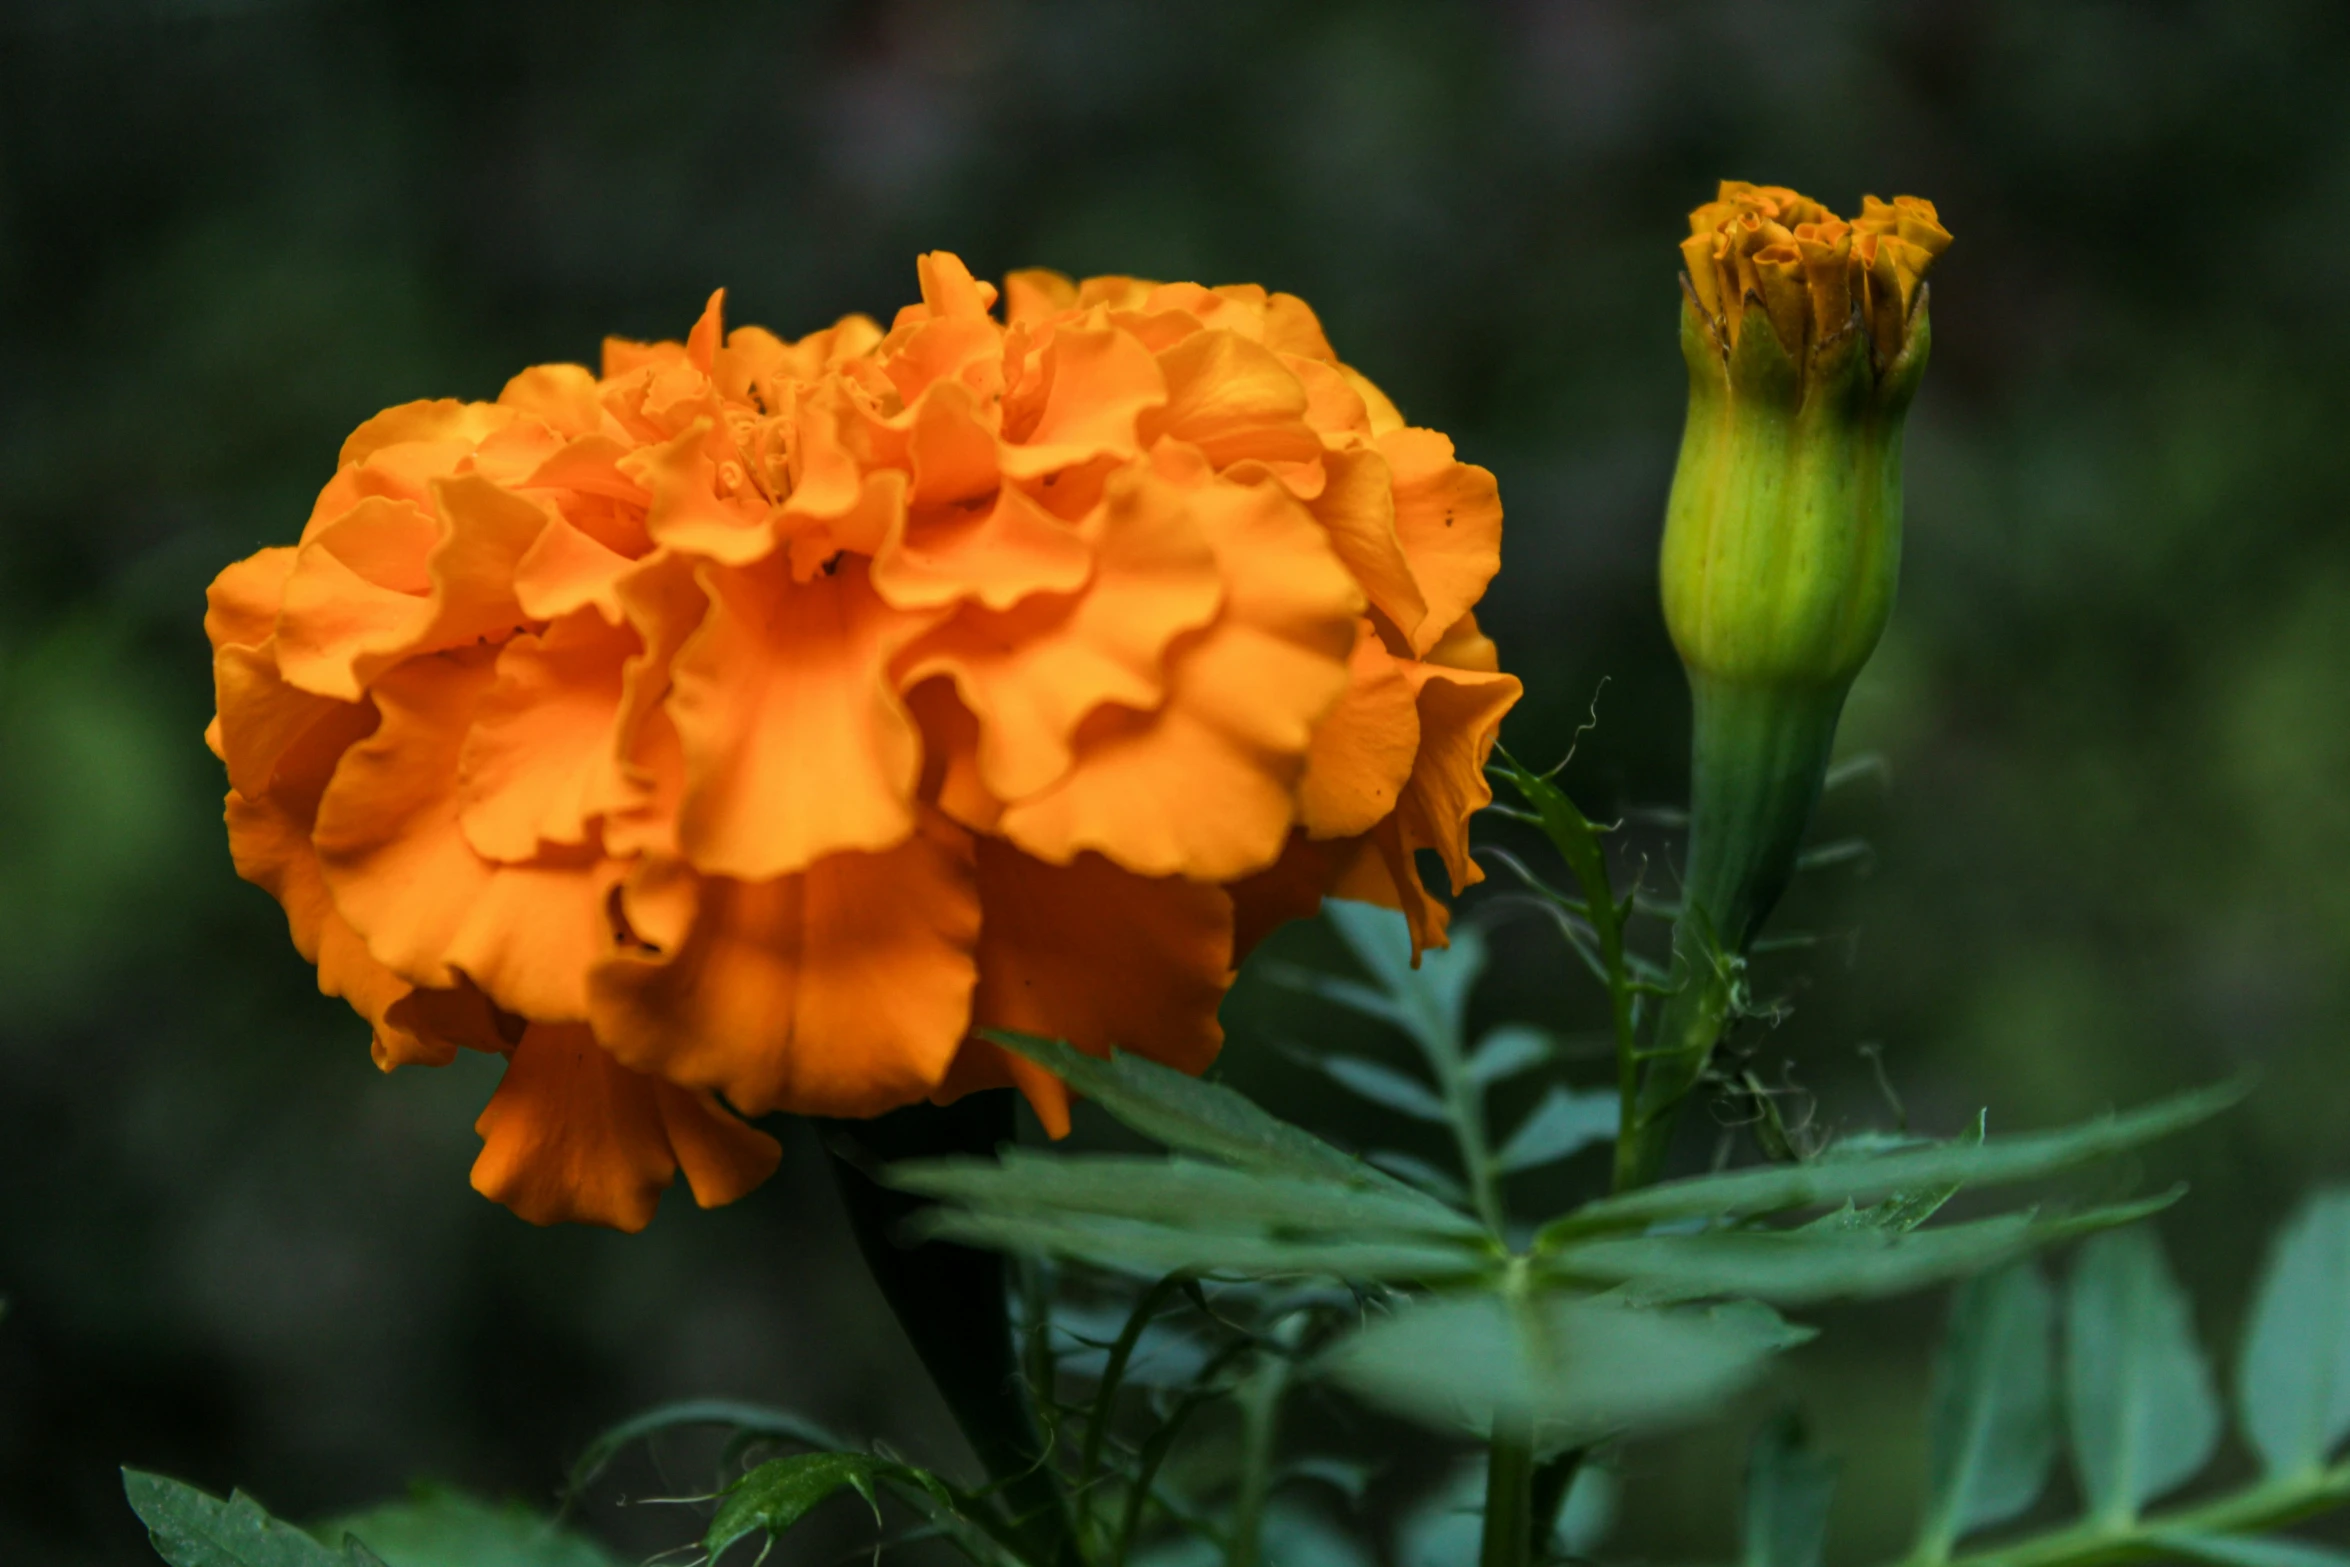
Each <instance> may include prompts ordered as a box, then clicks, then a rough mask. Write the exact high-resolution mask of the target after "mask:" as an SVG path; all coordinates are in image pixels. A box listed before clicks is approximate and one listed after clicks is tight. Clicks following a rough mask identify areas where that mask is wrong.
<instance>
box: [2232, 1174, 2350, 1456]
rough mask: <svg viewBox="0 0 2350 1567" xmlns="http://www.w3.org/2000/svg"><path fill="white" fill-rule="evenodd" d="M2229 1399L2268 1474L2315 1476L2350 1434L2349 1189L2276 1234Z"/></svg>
mask: <svg viewBox="0 0 2350 1567" xmlns="http://www.w3.org/2000/svg"><path fill="white" fill-rule="evenodd" d="M2236 1399H2237V1403H2238V1404H2239V1406H2240V1408H2241V1413H2242V1416H2243V1422H2244V1435H2245V1436H2246V1437H2247V1438H2248V1439H2249V1440H2250V1441H2251V1443H2252V1447H2253V1450H2254V1451H2255V1452H2257V1453H2259V1454H2260V1459H2261V1462H2262V1464H2263V1465H2265V1466H2266V1468H2267V1469H2268V1472H2269V1473H2270V1474H2272V1475H2284V1474H2300V1473H2306V1472H2308V1471H2311V1470H2314V1469H2317V1468H2319V1467H2320V1466H2322V1465H2323V1464H2324V1463H2325V1461H2326V1459H2327V1458H2328V1456H2330V1455H2331V1454H2332V1452H2333V1450H2334V1449H2335V1448H2336V1447H2338V1446H2340V1445H2341V1442H2342V1438H2343V1437H2344V1436H2345V1435H2350V1189H2341V1188H2336V1189H2334V1190H2330V1191H2322V1192H2319V1193H2317V1194H2315V1195H2314V1196H2312V1197H2311V1198H2310V1199H2309V1200H2308V1201H2307V1202H2306V1203H2304V1204H2303V1205H2302V1207H2301V1209H2300V1211H2299V1212H2297V1213H2296V1214H2294V1216H2293V1217H2292V1219H2291V1220H2289V1221H2288V1222H2287V1223H2286V1224H2285V1226H2284V1228H2283V1229H2281V1230H2279V1231H2278V1232H2277V1237H2276V1240H2275V1241H2274V1242H2273V1243H2272V1245H2271V1248H2270V1251H2269V1260H2268V1268H2267V1271H2266V1272H2265V1273H2264V1274H2263V1275H2262V1278H2261V1284H2260V1291H2259V1294H2258V1295H2257V1296H2256V1297H2255V1300H2254V1304H2253V1307H2252V1318H2251V1321H2250V1322H2249V1323H2248V1324H2247V1326H2246V1328H2245V1333H2244V1349H2243V1354H2242V1357H2241V1361H2240V1363H2239V1367H2238V1370H2237V1375H2236Z"/></svg>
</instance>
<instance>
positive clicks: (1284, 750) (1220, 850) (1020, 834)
mask: <svg viewBox="0 0 2350 1567" xmlns="http://www.w3.org/2000/svg"><path fill="white" fill-rule="evenodd" d="M1189 509H1190V510H1191V512H1192V513H1193V514H1194V515H1195V516H1197V517H1198V518H1199V519H1200V520H1201V522H1202V524H1203V526H1204V527H1205V528H1206V529H1207V531H1208V534H1209V537H1210V539H1211V541H1212V543H1213V545H1214V548H1215V550H1216V555H1217V559H1218V562H1219V564H1220V566H1221V567H1222V570H1223V574H1224V582H1225V607H1224V612H1223V614H1222V615H1221V616H1220V617H1219V618H1218V619H1217V621H1216V623H1215V624H1214V625H1213V626H1211V627H1209V628H1208V629H1207V630H1206V631H1205V632H1203V633H1201V634H1199V635H1197V636H1196V637H1193V638H1191V639H1189V640H1188V641H1187V642H1186V643H1184V644H1183V645H1181V646H1179V647H1178V648H1177V649H1176V651H1175V653H1174V654H1173V656H1172V657H1171V658H1170V659H1169V663H1168V681H1167V698H1166V701H1165V703H1164V704H1163V705H1162V706H1161V707H1160V708H1159V709H1158V710H1157V711H1156V712H1148V713H1145V712H1135V711H1132V710H1130V709H1123V708H1104V709H1101V710H1100V711H1097V712H1096V713H1095V714H1093V716H1092V717H1090V718H1089V719H1087V721H1086V722H1085V724H1084V725H1083V726H1082V727H1081V728H1080V730H1079V732H1078V737H1077V746H1076V751H1077V760H1076V763H1075V765H1073V766H1072V767H1071V768H1070V770H1069V772H1068V773H1067V774H1066V775H1065V776H1064V777H1062V778H1061V779H1060V780H1059V781H1058V782H1057V783H1055V784H1053V785H1052V786H1051V787H1050V788H1048V789H1046V790H1044V791H1042V792H1041V793H1039V794H1036V795H1034V796H1031V797H1029V798H1026V799H1020V800H1015V801H1012V802H1011V803H1010V804H1009V805H1008V806H1007V808H1006V810H1005V812H1004V818H1003V832H1004V835H1005V836H1006V837H1007V838H1009V839H1011V840H1012V841H1013V842H1014V843H1016V844H1018V845H1019V846H1020V847H1021V848H1023V849H1026V850H1027V851H1029V852H1030V853H1032V854H1034V855H1037V856H1038V857H1039V858H1042V859H1046V860H1050V861H1052V862H1054V863H1055V864H1066V863H1067V862H1068V861H1070V860H1071V859H1073V858H1075V857H1076V855H1077V854H1078V853H1079V852H1080V851H1082V850H1086V849H1094V850H1097V851H1099V852H1100V853H1102V854H1105V855H1107V856H1108V857H1109V858H1110V859H1112V860H1114V861H1116V862H1117V863H1118V864H1120V865H1122V866H1124V867H1126V868H1127V869H1128V870H1131V871H1135V872H1138V873H1140V874H1142V875H1145V876H1169V875H1184V876H1191V877H1195V878H1198V879H1200V880H1203V881H1230V880H1234V879H1236V878H1238V877H1242V876H1247V875H1250V874H1252V873H1254V872H1256V871H1259V870H1262V869H1263V868H1264V867H1265V866H1267V865H1269V864H1271V863H1272V862H1273V860H1274V859H1275V857H1277V856H1278V855H1279V854H1280V852H1281V846H1282V844H1283V843H1285V842H1286V841H1287V840H1288V837H1289V829H1290V826H1291V825H1292V822H1293V821H1294V819H1295V817H1296V814H1297V805H1296V800H1295V794H1294V791H1295V789H1296V786H1297V782H1298V779H1299V777H1300V776H1301V775H1302V773H1303V772H1304V770H1305V762H1306V753H1307V750H1308V748H1309V747H1310V745H1311V744H1312V741H1313V735H1314V729H1315V726H1316V725H1317V724H1319V723H1320V722H1321V720H1322V718H1323V717H1324V715H1326V714H1327V713H1328V712H1329V711H1330V709H1331V707H1332V705H1333V704H1335V703H1336V702H1337V701H1338V699H1339V697H1340V696H1341V695H1342V694H1343V693H1344V692H1345V690H1346V687H1347V659H1348V656H1349V654H1350V652H1351V650H1352V648H1353V646H1354V641H1355V623H1356V617H1358V616H1359V615H1360V614H1361V613H1362V609H1363V599H1362V594H1361V591H1360V590H1359V589H1358V588H1357V587H1356V586H1355V582H1354V579H1353V578H1352V577H1351V576H1349V575H1348V574H1347V571H1346V568H1345V567H1344V566H1343V565H1341V564H1340V563H1339V560H1338V558H1337V556H1336V555H1334V554H1333V553H1332V552H1331V549H1330V545H1329V542H1328V540H1327V539H1326V538H1325V536H1324V535H1323V533H1322V530H1321V529H1320V528H1318V527H1316V526H1315V525H1314V522H1313V519H1312V518H1311V517H1310V516H1308V515H1307V514H1306V512H1305V511H1304V509H1303V508H1302V507H1301V506H1299V504H1298V503H1297V502H1296V501H1295V500H1294V499H1292V498H1291V497H1290V496H1289V494H1288V493H1287V492H1286V491H1284V490H1283V489H1281V488H1280V487H1279V486H1278V485H1272V484H1263V485H1256V486H1248V487H1243V486H1238V485H1224V484H1217V485H1211V486H1207V487H1203V488H1201V489H1199V490H1196V491H1194V492H1192V494H1191V497H1190V500H1189ZM981 719H982V722H983V723H984V722H985V715H984V714H982V715H981ZM982 765H983V770H984V752H983V761H982Z"/></svg>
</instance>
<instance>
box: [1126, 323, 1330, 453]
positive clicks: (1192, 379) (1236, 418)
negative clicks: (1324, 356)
mask: <svg viewBox="0 0 2350 1567" xmlns="http://www.w3.org/2000/svg"><path fill="white" fill-rule="evenodd" d="M1159 368H1160V370H1161V372H1162V373H1163V374H1164V375H1165V376H1166V380H1167V403H1166V406H1165V407H1164V408H1162V409H1160V410H1159V411H1158V412H1157V413H1155V414H1154V415H1152V417H1151V418H1150V419H1149V420H1148V421H1147V428H1148V429H1149V430H1150V432H1151V433H1152V434H1153V435H1154V436H1163V437H1165V438H1167V439H1169V440H1176V441H1184V442H1188V443H1189V444H1191V445H1193V446H1196V447H1198V448H1199V449H1200V450H1201V451H1202V452H1203V453H1205V454H1206V456H1207V459H1208V461H1209V462H1211V463H1213V464H1215V465H1216V466H1217V467H1218V468H1225V467H1229V466H1231V465H1232V464H1233V463H1236V462H1247V461H1257V462H1268V463H1279V462H1312V461H1313V460H1314V459H1315V458H1317V457H1320V456H1321V455H1322V439H1321V437H1320V436H1318V435H1316V434H1315V433H1314V432H1313V430H1312V429H1310V428H1309V427H1308V426H1307V424H1306V422H1305V412H1306V389H1305V387H1304V385H1303V384H1302V383H1301V382H1300V381H1299V380H1298V378H1297V376H1296V375H1295V374H1294V373H1292V372H1291V370H1290V369H1289V367H1288V366H1287V365H1285V364H1283V363H1282V362H1281V358H1280V356H1279V355H1277V354H1275V353H1274V352H1272V351H1271V350H1270V349H1268V348H1266V347H1264V346H1263V345H1262V344H1259V343H1252V342H1250V341H1249V340H1248V339H1247V338H1245V337H1243V336H1241V335H1240V334H1239V333H1237V332H1199V333H1195V334H1194V335H1192V336H1190V337H1187V338H1185V339H1183V340H1182V341H1181V342H1179V343H1177V344H1176V345H1175V346H1174V347H1172V348H1169V349H1167V350H1166V351H1165V352H1163V353H1161V354H1160V355H1159Z"/></svg>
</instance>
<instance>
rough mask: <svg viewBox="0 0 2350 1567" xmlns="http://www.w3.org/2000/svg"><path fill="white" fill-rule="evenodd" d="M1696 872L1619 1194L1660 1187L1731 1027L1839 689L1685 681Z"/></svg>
mask: <svg viewBox="0 0 2350 1567" xmlns="http://www.w3.org/2000/svg"><path fill="white" fill-rule="evenodd" d="M1690 696H1691V699H1692V703H1693V715H1692V716H1693V726H1692V727H1693V732H1694V737H1695V738H1694V743H1693V744H1692V746H1691V776H1690V812H1689V821H1690V827H1689V861H1688V869H1687V871H1686V873H1685V876H1684V880H1683V884H1682V912H1681V917H1680V918H1679V920H1678V921H1676V922H1675V924H1674V926H1673V970H1672V972H1673V991H1672V994H1671V995H1670V996H1669V997H1667V998H1666V1001H1665V1005H1664V1007H1663V1010H1662V1013H1661V1015H1660V1016H1659V1019H1658V1023H1657V1030H1656V1033H1655V1035H1654V1037H1653V1042H1652V1043H1651V1045H1650V1047H1649V1048H1648V1050H1647V1051H1645V1052H1644V1063H1643V1064H1644V1066H1645V1070H1644V1071H1643V1073H1642V1074H1641V1078H1640V1087H1639V1092H1638V1094H1637V1095H1636V1097H1635V1098H1634V1100H1633V1103H1632V1105H1631V1107H1630V1108H1631V1113H1630V1115H1629V1116H1628V1117H1627V1118H1626V1122H1625V1126H1624V1130H1623V1135H1622V1136H1621V1137H1620V1138H1618V1139H1617V1142H1616V1171H1615V1189H1616V1190H1617V1191H1630V1190H1632V1189H1633V1188H1634V1187H1638V1186H1645V1185H1647V1184H1648V1183H1649V1182H1651V1181H1653V1180H1655V1179H1656V1178H1657V1175H1658V1173H1659V1171H1660V1170H1661V1169H1662V1168H1663V1165H1664V1159H1665V1153H1666V1150H1667V1145H1668V1144H1669V1143H1670V1141H1671V1138H1672V1130H1673V1123H1674V1118H1675V1112H1676V1111H1677V1110H1678V1109H1679V1107H1680V1104H1681V1101H1682V1100H1683V1099H1685V1098H1686V1097H1687V1096H1688V1093H1689V1090H1690V1088H1691V1087H1692V1086H1694V1085H1695V1083H1696V1082H1697V1079H1698V1077H1699V1076H1700V1074H1702V1073H1703V1072H1704V1070H1705V1066H1706V1062H1707V1060H1708V1059H1709V1058H1710V1057H1711V1056H1712V1054H1713V1047H1714V1045H1715V1043H1716V1041H1718V1040H1719V1039H1720V1037H1721V1034H1722V1030H1723V1028H1724V1026H1725V1025H1726V1024H1727V1023H1728V1021H1729V1018H1730V1011H1731V999H1732V993H1733V979H1734V976H1733V975H1732V973H1731V972H1730V968H1731V965H1732V964H1733V962H1734V961H1735V960H1736V957H1737V955H1738V954H1740V953H1742V952H1744V951H1745V950H1746V946H1747V943H1748V942H1749V941H1750V940H1751V939H1752V938H1753V935H1754V932H1755V931H1756V930H1757V929H1758V928H1759V927H1760V926H1761V924H1762V922H1763V920H1764V919H1765V918H1766V917H1768V915H1769V914H1770V912H1771V910H1772V908H1773V907H1774V906H1775V905H1776V904H1777V903H1778V901H1779V897H1780V895H1781V894H1782V893H1784V892H1785V891H1786V890H1787V883H1788V881H1789V880H1790V879H1791V878H1792V877H1793V876H1794V873H1795V860H1796V856H1797V854H1798V853H1799V852H1800V851H1801V848H1802V844H1803V834H1804V831H1805V829H1806V828H1807V827H1808V826H1809V825H1810V822H1811V815H1812V810H1813V808H1814V807H1815V806H1817V805H1818V803H1819V798H1820V786H1821V782H1822V780H1823V779H1824V778H1825V777H1826V775H1827V770H1828V753H1829V750H1830V748H1831V747H1832V746H1833V745H1834V743H1835V739H1836V719H1837V716H1838V714H1839V713H1841V712H1842V711H1843V707H1844V688H1842V687H1838V688H1835V689H1832V690H1826V691H1820V690H1813V691H1804V690H1774V689H1771V688H1768V687H1754V686H1743V685H1735V684H1731V683H1729V682H1727V681H1720V680H1713V679H1709V678H1707V677H1705V676H1702V675H1699V674H1698V673H1696V672H1695V671H1692V672H1691V674H1690Z"/></svg>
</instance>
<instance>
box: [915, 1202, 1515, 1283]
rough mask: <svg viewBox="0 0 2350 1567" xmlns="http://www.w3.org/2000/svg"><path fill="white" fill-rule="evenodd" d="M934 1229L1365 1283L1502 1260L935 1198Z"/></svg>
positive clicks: (1426, 1247)
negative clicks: (1017, 1210)
mask: <svg viewBox="0 0 2350 1567" xmlns="http://www.w3.org/2000/svg"><path fill="white" fill-rule="evenodd" d="M914 1229H915V1233H916V1234H918V1235H920V1236H922V1237H923V1238H925V1239H930V1238H936V1239H940V1240H951V1241H959V1242H961V1243H962V1244H964V1245H966V1246H986V1247H991V1248H994V1249H995V1250H998V1251H1011V1252H1022V1253H1027V1254H1031V1255H1038V1256H1048V1257H1070V1258H1075V1259H1077V1260H1078V1261H1082V1262H1090V1263H1092V1264H1094V1265H1095V1266H1097V1267H1103V1268H1109V1269H1112V1270H1114V1271H1117V1272H1121V1273H1128V1274H1132V1275H1134V1276H1136V1277H1138V1278H1153V1279H1155V1278H1157V1277H1159V1276H1160V1275H1162V1274H1167V1273H1200V1274H1208V1273H1214V1274H1226V1275H1233V1276H1238V1277H1242V1278H1291V1277H1300V1276H1309V1275H1320V1276H1324V1277H1329V1278H1336V1279H1345V1280H1348V1281H1350V1282H1353V1283H1362V1284H1377V1283H1387V1284H1435V1283H1444V1282H1449V1281H1456V1280H1461V1279H1469V1278H1476V1277H1479V1276H1481V1275H1483V1274H1486V1273H1490V1272H1492V1271H1493V1270H1494V1269H1495V1268H1496V1267H1498V1266H1499V1265H1500V1261H1499V1259H1498V1258H1497V1257H1495V1256H1494V1255H1492V1254H1491V1253H1481V1252H1478V1251H1473V1250H1471V1249H1469V1248H1467V1247H1463V1246H1457V1245H1449V1244H1444V1243H1441V1242H1437V1241H1425V1242H1417V1243H1414V1242H1408V1241H1392V1242H1381V1241H1354V1240H1347V1239H1344V1238H1332V1237H1324V1238H1309V1239H1298V1240H1288V1239H1280V1238H1275V1237H1272V1236H1266V1235H1261V1234H1246V1233H1234V1232H1217V1231H1207V1230H1187V1229H1178V1228H1176V1227H1174V1226H1172V1225H1165V1224H1148V1223H1141V1222H1137V1221H1135V1220H1131V1219H1104V1218H1088V1217H1082V1216H1078V1215H1069V1216H1066V1217H1061V1218H1044V1217H1031V1216H1019V1215H1013V1214H1001V1213H977V1212H973V1211H972V1210H970V1209H967V1208H934V1209H932V1210H931V1211H930V1212H928V1213H925V1214H923V1215H921V1216H920V1217H919V1218H918V1219H916V1220H915V1223H914Z"/></svg>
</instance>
